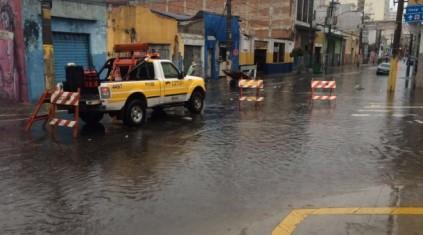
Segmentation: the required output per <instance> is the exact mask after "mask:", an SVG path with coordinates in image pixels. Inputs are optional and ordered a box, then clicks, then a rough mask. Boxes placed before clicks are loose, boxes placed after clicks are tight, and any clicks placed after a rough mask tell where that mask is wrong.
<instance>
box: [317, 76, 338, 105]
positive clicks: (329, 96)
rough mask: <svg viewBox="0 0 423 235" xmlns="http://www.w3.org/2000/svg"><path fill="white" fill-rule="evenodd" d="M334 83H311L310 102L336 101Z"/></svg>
mask: <svg viewBox="0 0 423 235" xmlns="http://www.w3.org/2000/svg"><path fill="white" fill-rule="evenodd" d="M335 88H336V81H316V80H312V81H311V100H312V101H314V100H327V101H333V100H336V95H335Z"/></svg>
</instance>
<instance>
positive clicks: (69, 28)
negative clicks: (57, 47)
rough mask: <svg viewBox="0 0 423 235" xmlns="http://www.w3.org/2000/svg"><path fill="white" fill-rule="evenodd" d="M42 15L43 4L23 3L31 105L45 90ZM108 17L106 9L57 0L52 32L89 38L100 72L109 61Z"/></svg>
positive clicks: (92, 53) (93, 60)
mask: <svg viewBox="0 0 423 235" xmlns="http://www.w3.org/2000/svg"><path fill="white" fill-rule="evenodd" d="M40 11H41V6H40V1H38V0H23V15H24V22H25V23H24V36H25V51H26V53H25V61H26V69H27V71H28V77H27V80H28V83H29V88H30V89H29V97H30V99H31V100H32V101H34V100H37V99H38V98H39V96H40V94H41V93H42V92H43V90H44V87H45V86H44V65H43V48H42V35H41V32H42V25H41V15H40ZM106 13H107V8H106V5H101V4H99V5H95V4H86V3H82V2H69V1H62V0H55V1H53V9H52V31H53V32H65V33H86V34H89V36H90V56H91V61H92V63H93V66H95V67H96V69H99V68H100V67H101V66H102V65H103V63H104V62H105V60H106V15H107V14H106Z"/></svg>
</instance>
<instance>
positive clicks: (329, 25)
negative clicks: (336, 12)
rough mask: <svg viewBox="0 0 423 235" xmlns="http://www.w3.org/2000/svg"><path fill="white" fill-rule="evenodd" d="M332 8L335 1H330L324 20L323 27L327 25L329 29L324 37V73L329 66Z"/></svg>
mask: <svg viewBox="0 0 423 235" xmlns="http://www.w3.org/2000/svg"><path fill="white" fill-rule="evenodd" d="M334 7H335V0H331V2H330V3H329V8H328V12H327V14H326V20H325V25H328V27H329V30H328V34H327V36H326V55H325V73H327V72H328V66H329V42H330V36H331V33H332V23H333V9H334Z"/></svg>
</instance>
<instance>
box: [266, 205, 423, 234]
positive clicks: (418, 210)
mask: <svg viewBox="0 0 423 235" xmlns="http://www.w3.org/2000/svg"><path fill="white" fill-rule="evenodd" d="M311 215H421V216H423V208H422V207H380V208H379V207H368V208H360V207H356V208H318V209H297V210H293V211H291V212H290V213H289V214H288V216H286V217H285V218H284V219H283V220H282V222H281V223H280V224H278V226H276V228H275V229H273V231H272V235H291V234H292V233H293V232H294V231H295V229H296V228H297V226H298V225H299V224H300V223H301V222H302V221H303V220H304V219H305V218H307V217H308V216H311Z"/></svg>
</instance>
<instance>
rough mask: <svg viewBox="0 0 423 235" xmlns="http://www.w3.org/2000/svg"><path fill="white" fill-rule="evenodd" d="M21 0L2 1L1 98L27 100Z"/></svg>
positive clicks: (0, 20) (0, 9)
mask: <svg viewBox="0 0 423 235" xmlns="http://www.w3.org/2000/svg"><path fill="white" fill-rule="evenodd" d="M21 10H22V9H21V2H20V1H13V0H3V1H0V98H7V99H10V100H15V101H27V100H28V92H27V83H26V79H25V65H24V64H25V63H24V50H23V31H22V15H21Z"/></svg>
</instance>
